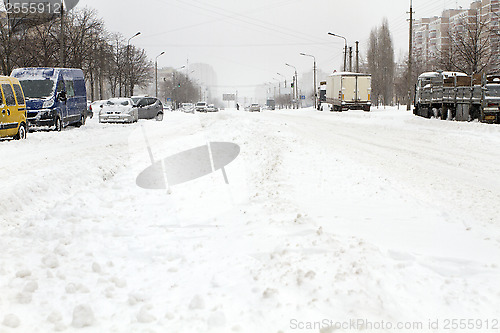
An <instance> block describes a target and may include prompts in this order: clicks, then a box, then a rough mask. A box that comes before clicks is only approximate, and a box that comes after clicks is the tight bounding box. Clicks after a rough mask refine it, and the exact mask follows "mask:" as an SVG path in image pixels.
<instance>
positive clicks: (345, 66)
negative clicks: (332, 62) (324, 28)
mask: <svg viewBox="0 0 500 333" xmlns="http://www.w3.org/2000/svg"><path fill="white" fill-rule="evenodd" d="M328 34H329V35H330V36H334V37H339V38H343V39H344V42H345V47H344V72H345V71H347V39H346V38H345V37H344V36H340V35H336V34H333V33H331V32H329V33H328Z"/></svg>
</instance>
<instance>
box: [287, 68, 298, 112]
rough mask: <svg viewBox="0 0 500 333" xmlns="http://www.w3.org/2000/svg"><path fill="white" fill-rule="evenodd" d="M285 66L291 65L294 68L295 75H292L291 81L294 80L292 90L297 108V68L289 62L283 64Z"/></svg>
mask: <svg viewBox="0 0 500 333" xmlns="http://www.w3.org/2000/svg"><path fill="white" fill-rule="evenodd" d="M285 65H286V66H288V67H292V68H293V69H294V70H295V75H294V77H293V81H294V84H293V87H294V91H293V94H294V96H295V97H294V98H295V108H296V109H297V108H298V97H299V87H298V82H297V68H296V67H295V66H292V65H290V64H285Z"/></svg>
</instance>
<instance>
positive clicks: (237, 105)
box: [236, 103, 240, 111]
mask: <svg viewBox="0 0 500 333" xmlns="http://www.w3.org/2000/svg"><path fill="white" fill-rule="evenodd" d="M236 110H238V111H239V110H240V105H239V104H238V103H236Z"/></svg>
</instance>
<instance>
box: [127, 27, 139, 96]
mask: <svg viewBox="0 0 500 333" xmlns="http://www.w3.org/2000/svg"><path fill="white" fill-rule="evenodd" d="M140 34H141V32H140V31H139V32H138V33H136V34H135V35H133V36H132V37H130V38H129V39H128V41H127V64H128V79H129V84H130V96H132V94H133V91H132V66H131V61H130V40H131V39H132V38H134V37H137V36H139V35H140Z"/></svg>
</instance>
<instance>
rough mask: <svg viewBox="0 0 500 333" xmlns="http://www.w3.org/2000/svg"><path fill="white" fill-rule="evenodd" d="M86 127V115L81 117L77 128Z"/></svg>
mask: <svg viewBox="0 0 500 333" xmlns="http://www.w3.org/2000/svg"><path fill="white" fill-rule="evenodd" d="M83 125H85V115H83V114H82V115H81V116H80V120H79V121H78V122H77V123H76V127H80V126H83Z"/></svg>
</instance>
